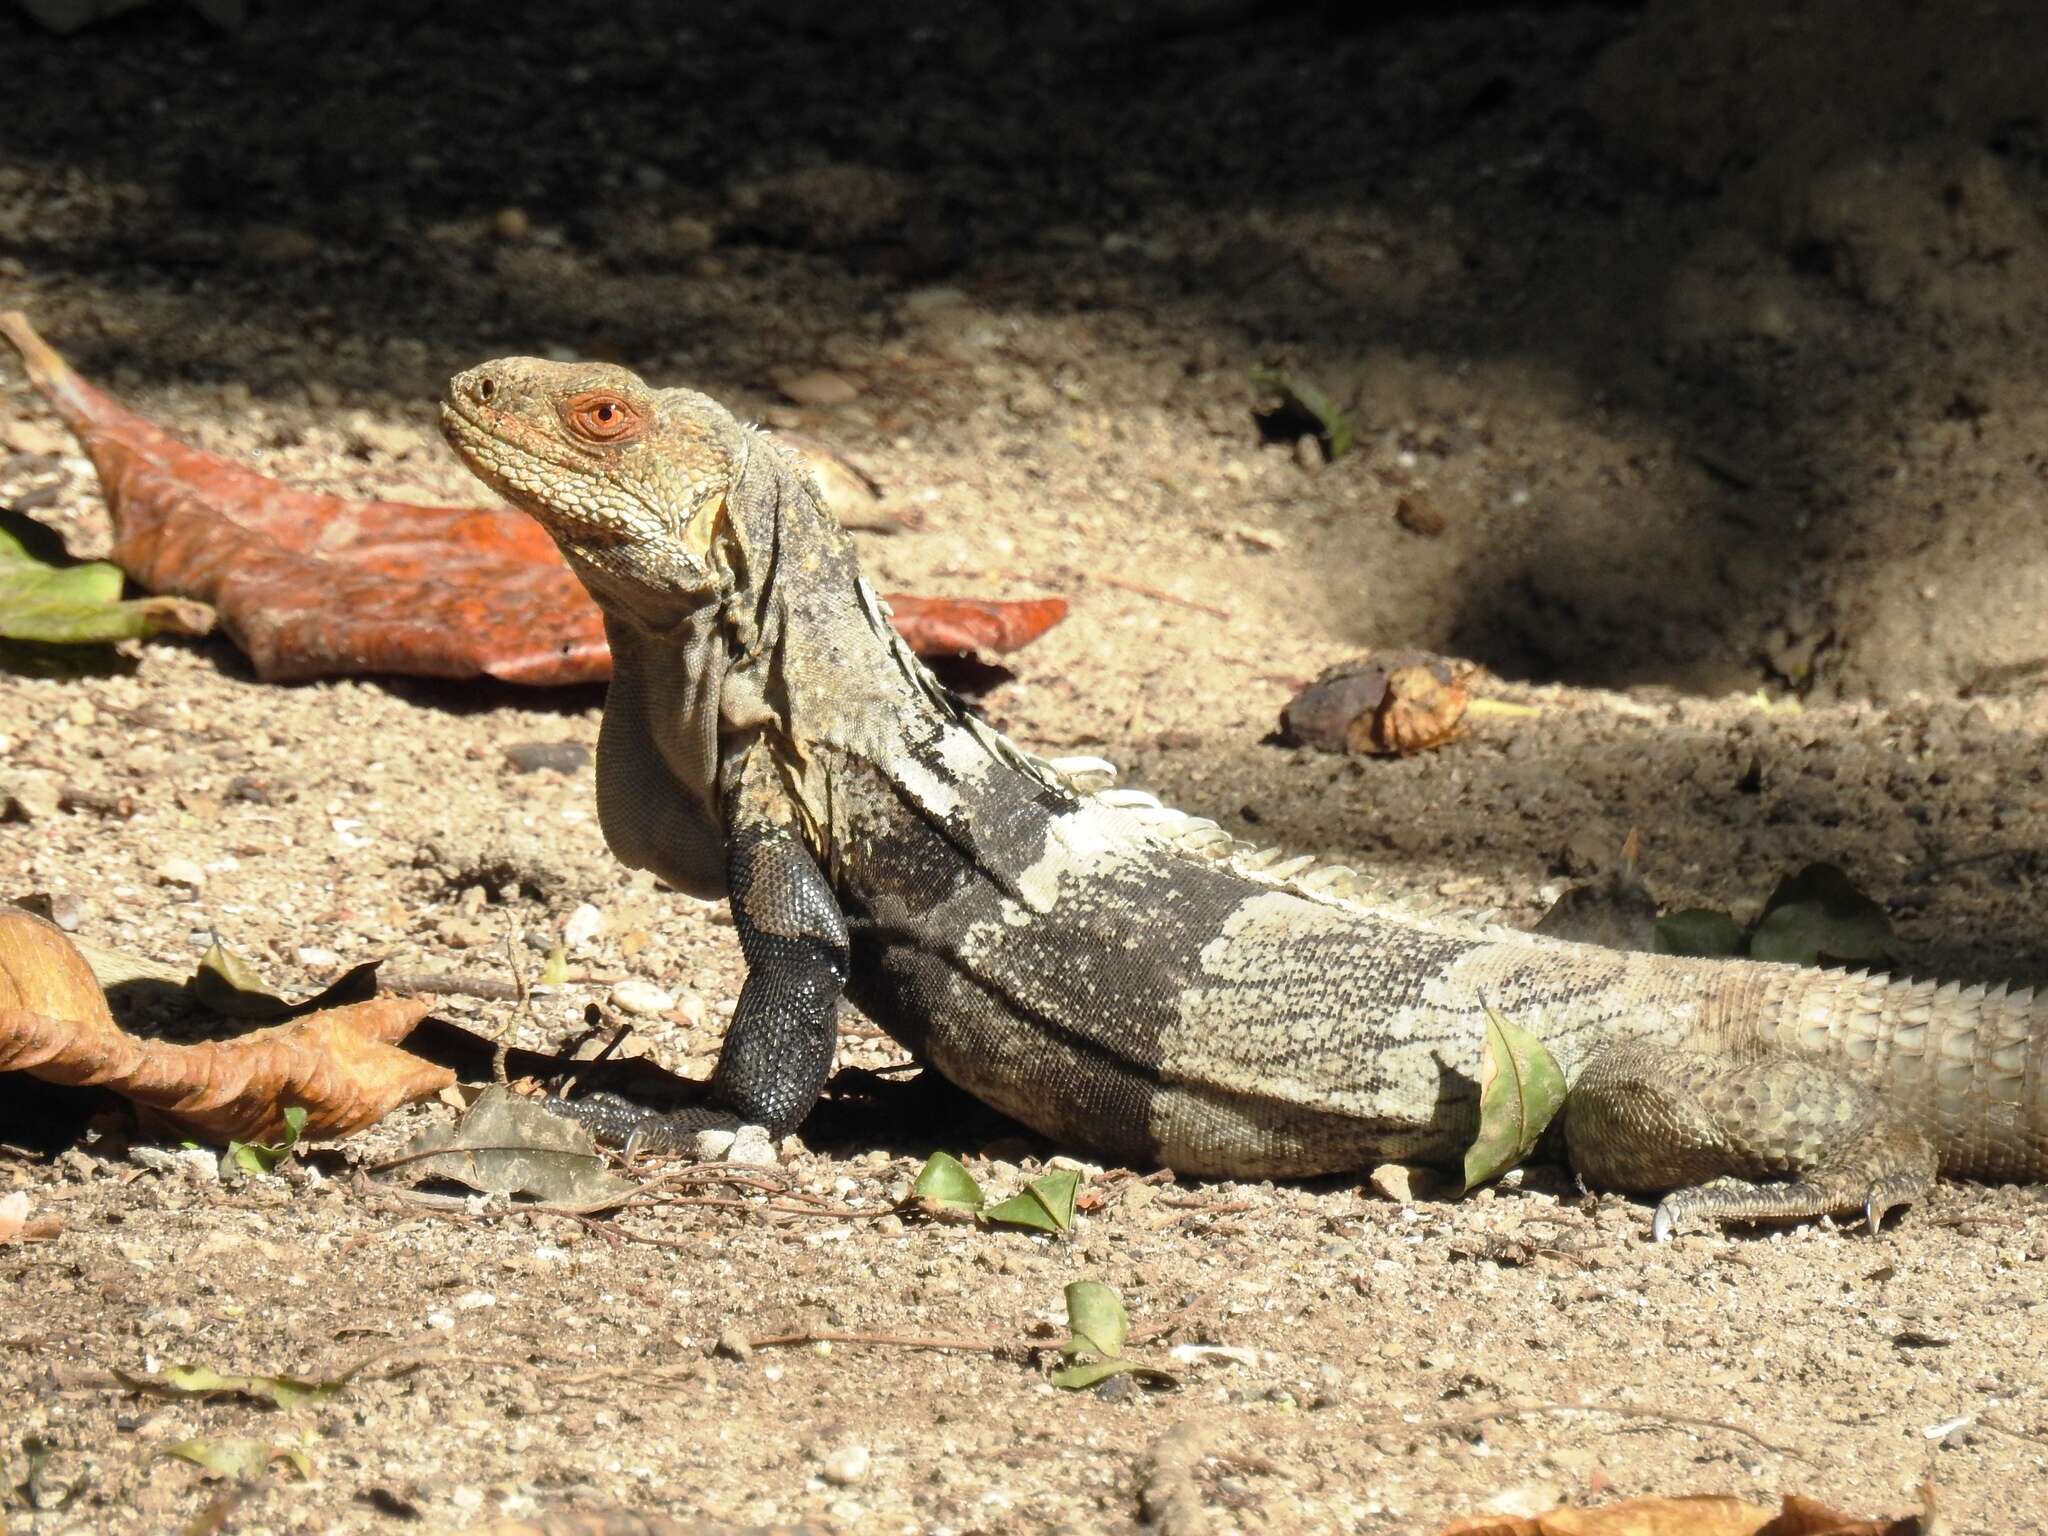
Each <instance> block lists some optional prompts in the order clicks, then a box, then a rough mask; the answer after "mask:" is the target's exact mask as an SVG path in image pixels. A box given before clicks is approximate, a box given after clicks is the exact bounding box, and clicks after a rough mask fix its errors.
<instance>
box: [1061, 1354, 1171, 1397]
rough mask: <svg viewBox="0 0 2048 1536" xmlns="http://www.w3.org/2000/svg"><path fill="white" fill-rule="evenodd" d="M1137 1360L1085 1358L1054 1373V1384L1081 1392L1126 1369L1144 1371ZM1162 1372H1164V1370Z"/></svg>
mask: <svg viewBox="0 0 2048 1536" xmlns="http://www.w3.org/2000/svg"><path fill="white" fill-rule="evenodd" d="M1144 1369H1146V1367H1144V1366H1141V1365H1139V1364H1138V1362H1137V1361H1135V1360H1084V1361H1082V1362H1081V1363H1080V1364H1079V1365H1063V1366H1061V1367H1060V1368H1059V1369H1058V1370H1056V1371H1054V1372H1053V1373H1052V1384H1053V1385H1054V1386H1056V1387H1059V1388H1062V1389H1063V1390H1065V1391H1068V1392H1080V1391H1083V1390H1085V1389H1086V1388H1088V1387H1092V1386H1094V1385H1095V1384H1096V1383H1097V1382H1098V1381H1107V1380H1109V1378H1110V1377H1112V1376H1120V1375H1122V1374H1123V1373H1124V1372H1125V1371H1142V1370H1144ZM1160 1374H1164V1373H1163V1372H1162V1373H1160Z"/></svg>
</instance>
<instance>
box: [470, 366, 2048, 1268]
mask: <svg viewBox="0 0 2048 1536" xmlns="http://www.w3.org/2000/svg"><path fill="white" fill-rule="evenodd" d="M443 419H444V424H445V428H446V431H447V435H448V437H449V440H450V442H451V443H452V444H453V445H454V446H455V448H456V450H457V452H458V453H460V454H461V455H462V457H463V458H464V460H465V461H466V462H467V463H469V464H470V465H471V467H472V468H474V469H475V470H476V471H477V473H478V474H479V475H481V476H482V477H483V478H484V479H485V480H486V481H488V482H489V483H490V484H491V485H493V486H494V487H495V488H497V489H498V490H499V491H501V492H502V493H503V494H505V495H506V496H507V497H508V498H510V499H511V500H512V501H514V502H515V503H516V504H517V505H519V506H521V507H523V508H524V509H525V510H526V511H528V512H529V513H531V514H532V515H533V516H534V517H535V518H537V519H538V520H539V521H540V522H541V523H542V524H543V525H544V526H545V527H547V528H548V530H549V531H550V532H551V533H552V534H553V535H554V536H555V538H556V540H557V542H558V543H559V544H560V545H561V547H562V549H563V551H564V552H565V554H566V555H567V556H568V558H569V559H570V561H571V563H572V564H573V565H574V566H575V567H576V569H577V570H578V571H579V572H580V573H581V574H582V575H583V577H584V580H585V582H586V584H587V585H588V586H589V588H590V590H591V592H592V594H593V595H594V596H595V597H596V598H597V600H598V602H599V603H600V604H601V605H602V606H603V607H604V610H605V614H606V623H607V633H608V634H609V635H610V637H611V641H612V649H613V654H614V657H615V665H616V676H615V680H614V682H613V684H612V692H611V696H610V699H609V700H608V702H607V706H606V713H605V723H604V729H603V733H602V736H601V738H600V743H599V749H600V750H599V764H598V803H599V814H600V817H601V820H602V822H603V826H604V831H605V835H606V838H607V839H608V841H609V842H610V844H611V846H612V848H613V850H614V851H615V852H616V853H617V854H618V855H619V857H620V858H621V859H622V860H624V861H625V862H627V863H629V864H633V865H636V866H638V867H641V868H646V869H651V870H653V871H654V872H655V873H656V874H658V875H660V876H661V877H662V878H663V879H665V880H667V881H668V882H670V883H671V884H673V885H675V886H677V887H679V888H681V889H683V890H688V891H692V892H696V893H698V894H701V895H712V894H720V893H723V894H727V895H728V896H729V897H730V899H731V901H732V905H733V912H734V918H735V922H736V925H737V926H738V929H739V933H740V937H741V942H742V945H743V946H744V947H745V949H746V952H747V958H748V961H749V966H750V970H749V979H748V983H747V987H746V989H745V991H744V992H743V993H742V996H741V999H740V1008H739V1011H738V1013H737V1014H736V1015H735V1017H734V1021H733V1025H732V1029H731V1031H730V1033H729V1035H728V1038H727V1041H726V1046H725V1050H724V1053H723V1055H722V1056H721V1059H720V1064H719V1068H718V1072H717V1073H716V1074H715V1075H714V1078H713V1083H712V1089H713V1093H714V1096H715V1097H716V1098H717V1099H718V1100H719V1101H720V1103H722V1105H723V1106H724V1107H725V1108H726V1109H729V1110H731V1111H733V1112H734V1113H736V1114H738V1115H740V1116H742V1117H745V1118H748V1119H754V1120H760V1121H761V1122H762V1123H765V1124H768V1125H769V1126H770V1127H771V1128H772V1129H787V1128H789V1127H791V1126H793V1125H794V1124H795V1123H796V1122H797V1121H798V1120H800V1119H801V1118H802V1115H803V1113H804V1112H805V1111H806V1110H807V1109H808V1108H809V1106H810V1103H811V1102H812V1100H813V1099H814V1098H815V1096H816V1094H817V1092H818V1090H819V1087H820V1085H821V1084H822V1082H823V1080H824V1073H825V1071H826V1070H827V1069H828V1068H829V1064H830V1058H831V1042H832V1037H833V1031H834V1028H835V1020H834V1013H835V1009H836V1004H837V998H838V996H839V995H840V992H841V989H842V988H843V990H844V992H845V995H847V996H848V997H850V998H851V999H852V1000H853V1001H854V1002H855V1003H856V1004H858V1005H859V1006H860V1007H861V1009H862V1010H863V1011H865V1012H866V1013H867V1014H868V1015H869V1016H870V1017H871V1018H873V1019H874V1020H875V1022H876V1023H878V1024H879V1025H881V1026H882V1028H884V1029H886V1030H888V1031H889V1032H890V1033H891V1034H892V1035H894V1036H895V1037H896V1038H897V1039H898V1040H900V1041H902V1042H903V1044H904V1045H905V1046H906V1047H908V1048H909V1049H910V1050H911V1051H912V1052H913V1053H915V1054H916V1056H917V1057H918V1058H919V1059H920V1060H921V1061H923V1062H925V1063H927V1064H928V1065H929V1066H931V1067H932V1068H934V1069H935V1070H937V1071H939V1072H941V1073H943V1074H945V1075H946V1076H947V1077H949V1078H951V1079H952V1080H953V1081H954V1082H956V1083H958V1084H959V1085H960V1086H962V1087H963V1088H966V1089H967V1090H968V1091H969V1092H972V1093H974V1094H976V1095H978V1096H979V1097H981V1098H982V1099H984V1100H986V1101H987V1102H989V1103H990V1104H993V1105H995V1106H996V1107H997V1108H999V1109H1002V1110H1004V1111H1005V1112H1007V1113H1008V1114H1011V1115H1013V1116H1015V1117H1016V1118H1017V1119H1019V1120H1021V1121H1023V1122H1024V1123H1025V1124H1027V1125H1030V1126H1032V1127H1034V1128H1035V1129H1037V1130H1039V1131H1042V1132H1044V1133H1045V1134H1046V1135H1048V1136H1050V1137H1052V1138H1054V1139H1055V1140H1057V1141H1061V1142H1066V1143H1071V1144H1074V1145H1076V1146H1087V1147H1091V1148H1094V1149H1096V1150H1098V1151H1100V1152H1103V1153H1106V1154H1108V1155H1110V1156H1112V1157H1116V1158H1119V1159H1123V1160H1126V1161H1131V1162H1157V1163H1165V1164H1167V1165H1170V1166H1172V1167H1174V1168H1176V1169H1179V1170H1182V1171H1184V1172H1188V1173H1196V1174H1227V1175H1238V1176H1280V1175H1300V1174H1314V1173H1330V1172H1339V1171H1344V1170H1349V1169H1357V1168H1362V1167H1365V1166H1368V1165H1370V1164H1372V1163H1374V1162H1376V1161H1380V1160H1383V1159H1388V1158H1405V1159H1414V1160H1420V1161H1428V1162H1436V1163H1442V1164H1448V1165H1455V1164H1456V1163H1457V1162H1458V1161H1459V1159H1460V1158H1461V1156H1462V1154H1463V1152H1464V1149H1465V1147H1466V1145H1467V1144H1468V1143H1469V1141H1470V1139H1471V1137H1472V1135H1473V1132H1474V1130H1475V1128H1476V1124H1477V1102H1478V1083H1479V1076H1480V1071H1481V1056H1482V1042H1483V1039H1484V1028H1485V1016H1486V1008H1487V1006H1488V1005H1491V1006H1492V1007H1494V1008H1497V1009H1499V1010H1500V1011H1501V1012H1502V1013H1504V1014H1506V1015H1507V1016H1509V1017H1511V1018H1513V1019H1514V1020H1515V1021H1516V1022H1518V1023H1519V1024H1521V1025H1522V1026H1523V1027H1524V1028H1527V1029H1529V1030H1531V1031H1533V1032H1534V1033H1536V1034H1537V1035H1539V1036H1540V1037H1541V1038H1542V1039H1543V1040H1544V1041H1545V1043H1546V1044H1547V1045H1548V1047H1549V1049H1550V1050H1551V1051H1552V1052H1553V1054H1554V1055H1555V1056H1556V1057H1557V1059H1558V1061H1559V1062H1560V1064H1561V1065H1562V1066H1563V1068H1564V1070H1565V1072H1566V1074H1567V1077H1568V1079H1569V1080H1570V1081H1571V1082H1572V1084H1573V1088H1572V1092H1571V1094H1570V1097H1569V1100H1568V1105H1567V1112H1566V1125H1565V1138H1566V1140H1567V1142H1568V1144H1569V1151H1570V1155H1571V1158H1572V1161H1573V1163H1574V1165H1575V1166H1577V1167H1578V1168H1579V1169H1580V1170H1581V1171H1582V1172H1583V1173H1585V1174H1586V1175H1587V1176H1588V1177H1591V1178H1594V1179H1595V1180H1597V1181H1598V1182H1602V1183H1605V1184H1608V1185H1611V1186H1614V1187H1619V1188H1624V1189H1631V1190H1650V1191H1662V1190H1676V1191H1677V1193H1675V1194H1673V1195H1672V1196H1671V1198H1670V1199H1668V1200H1666V1201H1665V1203H1664V1204H1663V1206H1662V1207H1660V1209H1659V1213H1658V1222H1657V1225H1658V1230H1659V1232H1660V1233H1661V1232H1665V1231H1668V1230H1669V1228H1670V1227H1671V1225H1672V1224H1673V1223H1674V1222H1676V1221H1679V1220H1685V1219H1691V1218H1694V1217H1702V1216H1704V1217H1730V1218H1736V1219H1744V1218H1779V1217H1792V1216H1801V1215H1811V1214H1816V1213H1819V1212H1822V1211H1835V1210H1852V1209H1861V1210H1865V1211H1866V1212H1867V1213H1868V1214H1869V1216H1870V1217H1871V1219H1872V1220H1873V1222H1874V1221H1875V1220H1876V1219H1877V1218H1878V1217H1880V1216H1881V1215H1882V1213H1883V1211H1884V1210H1885V1209H1886V1208H1887V1207H1889V1206H1890V1205H1893V1204H1896V1203H1899V1202H1901V1201H1905V1200H1911V1199H1913V1198H1915V1197H1917V1196H1918V1195H1920V1194H1921V1193H1923V1192H1924V1191H1925V1189H1926V1188H1927V1187H1928V1185H1929V1183H1930V1182H1931V1180H1932V1178H1933V1175H1934V1172H1935V1170H1936V1167H1937V1165H1938V1166H1939V1168H1940V1169H1941V1170H1942V1171H1945V1172H1949V1173H1953V1174H1962V1175H1968V1176H1974V1177H1980V1178H2000V1179H2011V1178H2029V1179H2031V1178H2040V1177H2042V1176H2044V1174H2048V1024H2044V1021H2043V1013H2042V1010H2041V1009H2040V1008H2037V1007H2036V1005H2035V1002H2034V999H2033V997H2032V996H2031V994H2029V993H2025V992H2010V993H2008V992H2005V991H2002V990H1999V989H1995V988H1993V989H1986V988H1983V987H1974V988H1961V987H1956V986H1939V987H1938V986H1936V985H1934V984H1932V983H1926V982H1918V981H1890V980H1886V979H1883V978H1878V977H1872V976H1866V975H1860V974H1853V973H1844V972H1838V971H1813V970H1799V969H1793V968H1790V967H1785V966H1771V965H1761V964H1752V963H1748V962H1740V961H1707V960H1691V959H1679V958H1672V957H1666V956H1657V955H1642V954H1624V953H1620V952H1616V951H1610V950H1605V949H1598V948H1594V947H1590V946H1585V945H1577V944H1568V943H1561V942H1557V941H1553V940H1549V939H1543V938H1538V937H1535V936H1532V935H1527V934H1522V933H1516V932H1511V931H1507V930H1502V929H1497V928H1482V927H1477V926H1471V925H1467V924H1463V923H1461V922H1459V921H1457V920H1455V919H1452V920H1445V919H1440V918H1434V917H1421V916H1415V915H1403V914H1401V913H1399V912H1395V911H1388V910H1382V909H1380V908H1378V907H1375V906H1373V905H1372V904H1370V902H1369V901H1368V900H1367V899H1366V893H1365V891H1364V884H1365V882H1363V881H1362V880H1360V879H1359V878H1358V877H1357V876H1355V875H1354V874H1352V873H1351V872H1350V871H1348V870H1342V869H1332V868H1319V867H1315V866H1312V865H1308V864H1307V861H1303V860H1286V859H1282V858H1281V857H1279V856H1278V855H1275V854H1273V853H1270V852H1261V851H1257V850H1253V849H1249V848H1246V847H1243V846H1241V845H1239V844H1237V843H1235V842H1233V841H1232V840H1231V839H1230V838H1229V837H1228V836H1227V835H1225V834H1224V833H1223V832H1222V831H1221V830H1220V829H1218V828H1217V827H1216V826H1215V825H1214V824H1213V823H1210V822H1206V821H1202V820H1199V819H1197V818H1193V817H1188V816H1184V815H1181V814H1180V813H1178V812H1175V811H1172V810H1170V809H1168V808H1166V807H1163V806H1161V805H1159V804H1158V803H1157V802H1156V801H1154V800H1152V799H1150V798H1149V797H1147V796H1144V795H1142V794H1136V793H1133V792H1129V791H1122V790H1117V789H1115V788H1113V787H1109V786H1108V782H1107V781H1108V778H1109V775H1108V773H1107V771H1106V770H1107V765H1105V764H1100V763H1096V762H1093V761H1092V760H1088V761H1082V760H1075V761H1071V762H1060V763H1054V762H1047V761H1044V760H1042V759H1039V758H1036V757H1033V756H1031V755H1029V754H1027V753H1025V752H1023V751H1021V750H1019V749H1018V748H1017V747H1016V746H1014V745H1013V744H1012V743H1010V742H1009V741H1007V740H1006V739H1004V738H1003V737H1002V736H1001V735H1000V734H998V733H997V732H995V731H994V730H992V729H991V728H990V727H988V726H987V725H986V724H985V723H984V722H982V721H980V720H979V719H977V718H975V717H974V716H973V715H971V714H970V713H969V712H967V711H966V710H965V709H964V708H963V707H962V706H961V705H960V703H959V701H958V700H956V699H954V698H953V697H952V696H951V695H949V694H948V693H947V692H946V691H945V690H944V689H943V688H941V687H940V686H939V685H938V684H937V683H936V682H934V681H933V679H932V678H931V676H930V674H929V673H928V672H927V671H926V670H925V669H924V667H923V666H922V665H921V664H920V663H919V662H918V661H917V660H916V659H915V658H914V657H913V656H912V655H911V654H910V653H909V651H908V649H907V648H906V647H905V646H904V645H903V643H902V642H901V640H900V639H899V638H898V637H897V636H896V634H895V632H894V630H893V629H892V628H891V627H890V626H889V624H888V622H887V615H886V610H885V608H884V606H883V605H882V603H881V602H880V600H879V599H877V598H876V596H875V595H874V593H873V592H872V591H871V590H870V589H869V588H868V586H867V585H866V583H865V582H864V581H862V580H861V578H860V575H859V572H858V570H857V567H856V562H855V559H854V554H853V549H852V546H851V543H850V541H849V540H848V539H847V537H846V535H845V534H844V533H843V532H842V531H841V530H840V528H839V527H838V525H837V524H836V523H835V522H834V521H833V519H832V517H831V516H830V514H829V512H828V511H827V510H826V509H825V508H824V506H823V504H822V501H821V499H820V497H819V495H818V492H817V489H816V487H815V486H814V485H813V484H812V483H811V481H810V479H809V477H808V476H807V475H806V474H805V473H804V471H803V470H802V468H801V467H800V465H799V464H798V463H797V462H796V461H795V459H794V458H793V457H792V456H791V455H789V454H788V453H787V452H785V451H784V450H783V449H782V448H781V447H780V446H779V445H777V444H776V443H775V442H774V440H773V439H772V438H770V437H768V436H767V435H765V434H762V433H759V432H756V431H753V430H750V429H748V428H745V427H743V426H741V425H740V424H739V423H738V422H736V421H734V419H733V418H732V417H731V416H730V415H728V414H727V413H726V412H725V411H724V410H722V409H721V408H720V407H719V406H717V405H716V404H714V403H713V402H711V401H710V400H708V399H707V398H705V397H704V396H702V395H697V394H693V393H691V392H689V391H686V390H665V391H664V390H654V389H650V388H649V387H648V386H647V385H645V384H644V383H642V382H641V381H640V380H639V379H638V378H637V377H635V376H634V375H632V374H630V373H628V372H626V371H625V370H624V369H620V368H614V367H610V366H608V365H604V364H562V363H549V362H542V361H538V360H535V359H530V358H508V359H502V360H499V361H497V362H492V363H486V364H483V365H482V366H480V367H478V368H475V369H471V370H470V371H469V372H467V373H464V374H462V375H460V376H458V377H457V378H456V379H455V380H454V381H452V383H451V385H450V387H449V395H448V399H447V402H446V404H445V406H444V408H443ZM828 908H829V911H828ZM614 1114H615V1112H614V1111H612V1110H610V1109H606V1110H603V1111H601V1112H600V1111H594V1112H592V1113H591V1114H590V1116H589V1118H591V1119H593V1120H601V1121H603V1122H604V1123H605V1124H607V1125H611V1124H613V1123H614ZM644 1128H645V1125H644V1123H643V1129H644ZM655 1131H656V1135H657V1137H658V1136H659V1134H660V1127H659V1126H656V1127H655Z"/></svg>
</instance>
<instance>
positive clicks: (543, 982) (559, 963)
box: [536, 944, 569, 987]
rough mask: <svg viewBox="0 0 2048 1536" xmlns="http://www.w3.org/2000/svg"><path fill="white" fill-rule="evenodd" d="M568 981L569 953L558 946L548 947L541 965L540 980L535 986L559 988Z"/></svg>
mask: <svg viewBox="0 0 2048 1536" xmlns="http://www.w3.org/2000/svg"><path fill="white" fill-rule="evenodd" d="M568 979H569V951H568V950H566V949H564V948H563V947H562V946H561V945H559V944H553V945H550V946H549V947H548V957H547V959H546V960H544V961H543V962H542V963H541V968H540V980H539V982H538V983H536V985H539V986H543V987H559V986H561V985H563V984H564V983H565V982H567V981H568Z"/></svg>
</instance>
